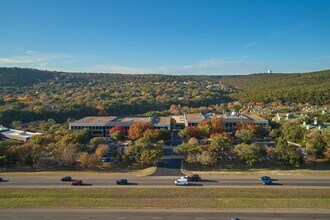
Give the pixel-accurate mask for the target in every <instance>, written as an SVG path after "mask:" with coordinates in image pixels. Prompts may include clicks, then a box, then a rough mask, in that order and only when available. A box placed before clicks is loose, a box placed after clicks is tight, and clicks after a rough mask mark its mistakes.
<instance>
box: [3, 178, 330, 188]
mask: <svg viewBox="0 0 330 220" xmlns="http://www.w3.org/2000/svg"><path fill="white" fill-rule="evenodd" d="M181 176H182V175H181ZM60 178H61V177H60V176H45V175H34V176H31V175H30V176H24V175H22V176H8V177H6V176H3V179H4V181H3V182H0V189H1V188H24V187H30V188H34V187H35V188H39V187H49V188H50V187H74V186H71V185H70V183H71V182H61V181H60ZM72 178H73V179H81V180H83V182H84V186H86V187H161V188H164V187H179V186H175V185H174V181H175V180H176V179H178V178H180V175H178V176H146V177H132V176H120V177H114V176H111V174H109V175H106V174H104V175H97V176H90V175H86V176H83V174H82V176H72ZM120 178H126V179H128V182H129V184H128V185H126V186H123V185H120V186H117V185H116V180H117V179H120ZM273 178H274V179H273V183H274V184H273V185H267V186H265V185H263V184H262V182H261V181H260V180H259V177H257V176H254V177H253V176H248V177H246V176H235V177H231V176H209V177H207V176H205V177H204V176H202V181H199V182H190V184H189V186H190V187H215V188H222V187H276V188H279V187H292V188H296V187H311V188H329V187H330V177H316V176H314V177H313V176H299V177H297V176H292V177H280V176H279V177H273ZM189 186H188V187H189ZM75 187H79V186H75ZM182 187H184V186H182Z"/></svg>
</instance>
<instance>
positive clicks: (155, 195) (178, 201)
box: [0, 187, 330, 209]
mask: <svg viewBox="0 0 330 220" xmlns="http://www.w3.org/2000/svg"><path fill="white" fill-rule="evenodd" d="M55 207H61V208H87V207H88V208H216V209H225V208H322V209H330V189H274V188H265V189H246V188H245V189H239V188H235V189H234V188H233V189H211V188H204V189H198V188H165V189H157V188H106V189H105V188H93V189H92V188H80V187H77V188H64V189H63V188H61V189H58V188H45V189H1V190H0V208H55Z"/></svg>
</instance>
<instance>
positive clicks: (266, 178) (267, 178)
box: [260, 176, 272, 180]
mask: <svg viewBox="0 0 330 220" xmlns="http://www.w3.org/2000/svg"><path fill="white" fill-rule="evenodd" d="M271 179H272V178H270V177H269V176H261V177H260V180H271Z"/></svg>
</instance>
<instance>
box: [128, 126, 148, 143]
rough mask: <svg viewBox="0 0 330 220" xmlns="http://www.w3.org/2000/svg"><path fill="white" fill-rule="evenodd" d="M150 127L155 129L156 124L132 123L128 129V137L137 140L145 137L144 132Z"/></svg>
mask: <svg viewBox="0 0 330 220" xmlns="http://www.w3.org/2000/svg"><path fill="white" fill-rule="evenodd" d="M148 129H154V126H153V125H152V124H151V123H148V122H144V123H135V124H132V125H131V126H130V127H129V129H128V137H129V139H131V140H137V139H139V138H141V137H143V133H144V132H145V131H147V130H148Z"/></svg>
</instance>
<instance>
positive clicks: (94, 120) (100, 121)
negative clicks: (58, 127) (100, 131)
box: [70, 116, 117, 126]
mask: <svg viewBox="0 0 330 220" xmlns="http://www.w3.org/2000/svg"><path fill="white" fill-rule="evenodd" d="M116 118H117V117H114V116H111V117H85V118H82V119H79V120H77V121H74V122H72V123H70V125H73V126H79V125H81V124H85V125H96V126H97V125H100V126H102V125H103V126H104V125H105V124H107V123H109V122H111V121H113V120H114V119H116Z"/></svg>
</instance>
